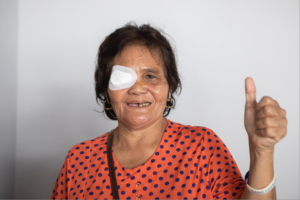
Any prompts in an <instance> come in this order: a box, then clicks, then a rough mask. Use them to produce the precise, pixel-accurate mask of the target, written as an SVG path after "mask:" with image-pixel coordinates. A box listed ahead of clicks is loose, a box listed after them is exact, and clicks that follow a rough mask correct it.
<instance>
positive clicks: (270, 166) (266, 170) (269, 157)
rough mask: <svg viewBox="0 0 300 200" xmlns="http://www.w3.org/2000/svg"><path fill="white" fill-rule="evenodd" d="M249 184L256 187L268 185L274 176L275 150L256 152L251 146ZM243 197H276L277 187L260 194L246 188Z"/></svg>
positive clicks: (260, 187)
mask: <svg viewBox="0 0 300 200" xmlns="http://www.w3.org/2000/svg"><path fill="white" fill-rule="evenodd" d="M248 177H249V178H248V184H249V186H250V187H252V188H255V189H263V188H265V187H267V186H268V185H269V184H270V183H271V182H272V180H273V178H274V150H273V151H270V152H264V153H259V152H255V151H254V150H253V149H251V147H250V169H249V176H248ZM241 199H276V189H275V187H274V188H273V189H272V190H271V191H270V192H268V193H266V194H262V195H258V194H253V193H251V192H250V191H249V190H248V189H247V188H245V190H244V193H243V194H242V196H241Z"/></svg>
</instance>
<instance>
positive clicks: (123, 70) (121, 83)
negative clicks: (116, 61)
mask: <svg viewBox="0 0 300 200" xmlns="http://www.w3.org/2000/svg"><path fill="white" fill-rule="evenodd" d="M136 80H137V75H136V73H135V71H134V70H133V69H131V68H129V67H124V66H121V65H115V66H113V68H112V72H111V76H110V80H109V85H108V87H109V89H111V90H122V89H125V88H129V87H131V86H133V85H134V83H135V82H136Z"/></svg>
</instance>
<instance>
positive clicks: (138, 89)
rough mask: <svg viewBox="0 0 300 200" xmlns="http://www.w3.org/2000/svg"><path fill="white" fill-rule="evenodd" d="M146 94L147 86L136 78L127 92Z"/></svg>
mask: <svg viewBox="0 0 300 200" xmlns="http://www.w3.org/2000/svg"><path fill="white" fill-rule="evenodd" d="M147 92H148V89H147V85H146V84H145V82H144V81H143V80H141V79H140V78H138V79H137V80H136V82H135V83H134V85H133V86H131V87H130V88H129V90H128V93H129V94H134V95H141V94H146V93H147Z"/></svg>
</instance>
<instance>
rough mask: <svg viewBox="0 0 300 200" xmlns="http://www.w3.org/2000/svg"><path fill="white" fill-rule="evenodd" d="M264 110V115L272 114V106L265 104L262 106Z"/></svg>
mask: <svg viewBox="0 0 300 200" xmlns="http://www.w3.org/2000/svg"><path fill="white" fill-rule="evenodd" d="M264 112H265V114H266V115H272V114H273V108H272V106H265V107H264Z"/></svg>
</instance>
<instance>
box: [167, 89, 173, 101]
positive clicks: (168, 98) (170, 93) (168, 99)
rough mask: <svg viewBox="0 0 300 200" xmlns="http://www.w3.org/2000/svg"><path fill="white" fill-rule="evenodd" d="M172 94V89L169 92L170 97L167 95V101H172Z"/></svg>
mask: <svg viewBox="0 0 300 200" xmlns="http://www.w3.org/2000/svg"><path fill="white" fill-rule="evenodd" d="M171 95H172V92H171V90H169V92H168V97H167V101H170V100H171Z"/></svg>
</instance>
